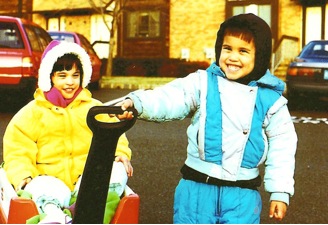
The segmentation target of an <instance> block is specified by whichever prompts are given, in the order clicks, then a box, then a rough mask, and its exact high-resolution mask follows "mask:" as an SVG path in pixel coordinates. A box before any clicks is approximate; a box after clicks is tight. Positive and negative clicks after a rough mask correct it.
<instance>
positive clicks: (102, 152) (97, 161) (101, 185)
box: [73, 106, 138, 224]
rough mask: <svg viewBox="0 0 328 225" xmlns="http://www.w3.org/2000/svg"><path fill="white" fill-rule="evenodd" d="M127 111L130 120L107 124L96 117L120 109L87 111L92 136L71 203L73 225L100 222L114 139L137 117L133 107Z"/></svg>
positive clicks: (100, 107) (104, 107) (127, 128)
mask: <svg viewBox="0 0 328 225" xmlns="http://www.w3.org/2000/svg"><path fill="white" fill-rule="evenodd" d="M127 111H132V112H133V115H134V117H133V118H132V119H131V120H120V121H118V122H111V123H107V122H102V121H99V120H97V118H96V116H97V115H99V114H110V115H111V114H115V115H119V114H123V113H124V111H123V110H122V109H121V107H120V106H94V107H92V108H91V109H89V112H88V115H87V124H88V126H89V128H90V129H91V131H92V133H93V137H92V141H91V146H90V150H89V153H88V157H87V160H86V164H85V167H84V171H83V175H82V179H81V184H80V189H79V192H78V196H77V200H76V204H75V213H74V216H73V223H74V224H101V223H103V218H104V212H105V206H106V198H107V193H108V187H109V181H110V177H111V170H112V167H113V161H114V159H115V151H116V147H117V143H118V139H119V137H120V136H121V135H122V134H123V133H124V132H126V131H127V130H129V129H130V128H131V127H132V126H133V125H134V123H135V122H136V119H137V116H138V115H137V110H136V109H134V108H129V109H128V110H127Z"/></svg>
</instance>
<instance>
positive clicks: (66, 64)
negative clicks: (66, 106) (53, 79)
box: [51, 54, 83, 85]
mask: <svg viewBox="0 0 328 225" xmlns="http://www.w3.org/2000/svg"><path fill="white" fill-rule="evenodd" d="M74 64H75V65H76V68H77V69H78V70H79V71H80V74H81V79H80V85H82V80H83V67H82V63H81V60H80V59H79V57H78V56H77V55H75V54H65V55H63V56H62V57H59V58H58V59H57V61H56V62H55V64H54V66H53V68H52V71H51V76H53V75H54V73H55V72H58V71H63V70H71V69H72V67H73V65H74ZM51 85H53V84H51Z"/></svg>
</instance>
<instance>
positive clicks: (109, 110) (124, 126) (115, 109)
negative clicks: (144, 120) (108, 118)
mask: <svg viewBox="0 0 328 225" xmlns="http://www.w3.org/2000/svg"><path fill="white" fill-rule="evenodd" d="M126 111H132V113H133V115H134V117H133V118H132V119H131V120H121V121H119V122H111V123H108V122H102V121H99V120H97V119H96V116H97V115H99V114H115V115H119V114H123V113H124V111H123V110H122V108H121V107H120V106H94V107H92V108H90V110H89V112H88V115H87V124H88V126H89V128H90V129H91V130H92V131H93V132H94V131H95V130H97V129H104V130H110V129H119V130H122V131H123V132H125V131H127V130H129V129H130V128H131V127H132V126H133V125H134V123H135V122H136V119H137V116H138V112H137V110H136V109H135V108H128V109H127V110H126Z"/></svg>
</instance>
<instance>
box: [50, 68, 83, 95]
mask: <svg viewBox="0 0 328 225" xmlns="http://www.w3.org/2000/svg"><path fill="white" fill-rule="evenodd" d="M51 80H52V83H53V85H54V87H55V88H57V89H58V90H59V92H60V93H61V94H62V95H63V97H64V98H66V99H70V98H72V97H73V96H74V94H75V92H76V91H77V90H78V88H79V86H80V80H81V74H80V71H79V70H77V67H76V65H75V64H74V65H73V67H72V69H71V70H63V71H57V72H55V73H54V75H53V76H52V77H51Z"/></svg>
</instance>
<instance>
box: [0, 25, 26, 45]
mask: <svg viewBox="0 0 328 225" xmlns="http://www.w3.org/2000/svg"><path fill="white" fill-rule="evenodd" d="M0 48H12V49H23V48H24V43H23V40H22V36H21V34H20V32H19V30H18V27H17V24H16V23H11V22H1V23H0Z"/></svg>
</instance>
